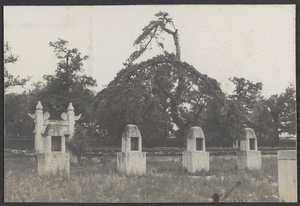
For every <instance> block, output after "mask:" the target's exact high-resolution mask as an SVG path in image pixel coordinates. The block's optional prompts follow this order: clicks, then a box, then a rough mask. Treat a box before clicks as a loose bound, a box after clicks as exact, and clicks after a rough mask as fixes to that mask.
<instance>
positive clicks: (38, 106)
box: [36, 101, 43, 110]
mask: <svg viewBox="0 0 300 206" xmlns="http://www.w3.org/2000/svg"><path fill="white" fill-rule="evenodd" d="M42 109H43V106H42V104H41V102H40V101H38V103H37V105H36V110H42Z"/></svg>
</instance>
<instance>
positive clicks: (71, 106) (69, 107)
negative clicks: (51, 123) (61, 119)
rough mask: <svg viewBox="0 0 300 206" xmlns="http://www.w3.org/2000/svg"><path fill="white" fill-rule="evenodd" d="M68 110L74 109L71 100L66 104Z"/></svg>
mask: <svg viewBox="0 0 300 206" xmlns="http://www.w3.org/2000/svg"><path fill="white" fill-rule="evenodd" d="M68 111H74V107H73V105H72V102H70V104H69V106H68Z"/></svg>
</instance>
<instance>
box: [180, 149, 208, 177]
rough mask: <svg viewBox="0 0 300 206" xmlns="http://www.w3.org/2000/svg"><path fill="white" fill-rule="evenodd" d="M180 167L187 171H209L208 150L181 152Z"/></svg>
mask: <svg viewBox="0 0 300 206" xmlns="http://www.w3.org/2000/svg"><path fill="white" fill-rule="evenodd" d="M182 167H183V168H186V169H187V171H189V172H192V173H194V172H197V171H201V170H204V171H209V152H202V151H200V152H189V151H186V152H183V153H182Z"/></svg>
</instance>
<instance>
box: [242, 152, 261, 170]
mask: <svg viewBox="0 0 300 206" xmlns="http://www.w3.org/2000/svg"><path fill="white" fill-rule="evenodd" d="M237 168H238V169H239V170H242V169H249V170H254V169H261V151H239V152H238V158H237Z"/></svg>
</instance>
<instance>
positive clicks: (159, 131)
mask: <svg viewBox="0 0 300 206" xmlns="http://www.w3.org/2000/svg"><path fill="white" fill-rule="evenodd" d="M155 16H156V17H158V19H157V20H154V21H151V22H150V23H149V24H148V25H147V26H146V27H145V28H144V29H143V32H142V34H141V35H140V36H139V37H138V38H137V40H136V41H135V42H134V44H135V45H140V49H139V50H138V51H135V52H134V53H133V54H131V55H130V57H129V59H128V62H129V63H128V64H126V67H125V68H124V69H122V70H121V71H120V72H119V73H118V74H117V76H116V77H115V79H114V80H113V81H112V82H110V83H109V84H108V86H107V88H105V89H103V90H102V91H100V92H99V93H98V94H97V96H96V98H95V102H94V110H95V114H96V115H97V116H98V118H97V123H98V125H99V129H100V130H104V131H105V132H106V133H107V135H108V136H110V137H112V138H115V139H119V138H120V137H121V134H122V132H123V130H124V128H125V126H126V124H136V125H137V126H138V127H139V128H140V130H141V132H142V135H143V139H144V140H143V141H146V142H147V141H148V142H152V143H153V144H155V143H156V144H157V145H159V144H161V141H159V140H161V139H165V138H166V137H167V135H170V134H175V135H176V136H177V137H178V138H184V137H185V136H186V133H187V130H188V129H189V128H190V127H191V126H196V125H197V126H206V127H205V128H203V129H204V132H211V134H212V136H213V135H214V137H220V136H223V137H224V134H223V133H224V131H221V129H216V128H224V129H225V130H226V131H228V132H227V134H228V137H227V138H229V139H230V138H234V135H232V131H234V132H236V130H241V127H242V125H241V124H239V123H238V122H232V124H234V123H237V126H236V127H237V128H235V127H230V128H227V127H226V126H225V125H226V124H229V123H230V122H229V121H228V120H229V119H230V121H233V120H234V117H232V115H231V114H230V113H234V112H235V111H236V109H235V106H234V105H233V104H231V103H230V102H226V99H225V95H224V94H223V92H222V91H221V89H220V84H219V83H218V82H217V81H216V80H215V79H213V78H210V77H208V76H207V75H205V74H202V73H200V72H199V71H198V70H196V69H195V68H194V67H193V66H191V65H189V64H188V63H186V62H183V61H181V60H180V46H179V40H178V29H176V28H175V26H174V23H173V21H172V19H171V18H169V17H168V14H167V13H166V12H159V13H157V14H156V15H155ZM168 26H169V27H170V26H171V28H168ZM171 29H173V31H172V30H171ZM162 32H167V33H168V34H170V35H171V36H172V37H173V40H174V45H175V47H176V55H174V54H170V53H168V52H165V54H164V55H159V56H156V57H154V58H151V59H149V60H147V61H144V62H141V63H138V64H133V61H134V60H135V59H137V58H138V57H139V56H140V55H141V54H142V53H143V52H144V51H145V50H146V49H147V46H148V45H149V43H150V42H151V41H153V39H157V38H158V36H159V34H161V33H162ZM158 45H159V46H161V47H163V44H162V43H161V42H158ZM221 111H222V112H221ZM218 112H220V114H217V113H218ZM227 116H228V117H230V118H227ZM206 120H210V123H211V124H210V125H205V124H204V122H205V121H206ZM230 130H232V131H230ZM213 131H216V132H217V134H213ZM212 136H211V137H212ZM224 138H225V137H224ZM154 142H155V143H154Z"/></svg>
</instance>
